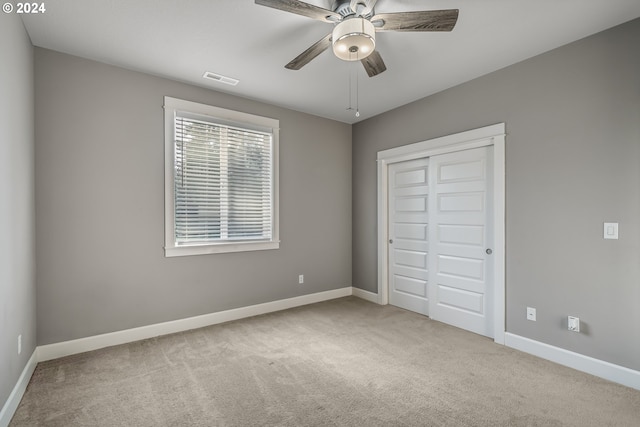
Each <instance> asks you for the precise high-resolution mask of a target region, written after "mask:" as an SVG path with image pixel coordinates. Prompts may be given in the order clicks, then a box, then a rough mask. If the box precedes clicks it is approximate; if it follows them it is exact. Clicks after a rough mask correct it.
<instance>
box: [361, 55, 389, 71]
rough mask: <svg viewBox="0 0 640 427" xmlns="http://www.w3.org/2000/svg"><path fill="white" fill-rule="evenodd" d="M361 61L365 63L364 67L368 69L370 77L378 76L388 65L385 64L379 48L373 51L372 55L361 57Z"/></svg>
mask: <svg viewBox="0 0 640 427" xmlns="http://www.w3.org/2000/svg"><path fill="white" fill-rule="evenodd" d="M360 62H362V65H364V69H365V70H367V74H368V75H369V77H373V76H377V75H378V74H380V73H382V72H383V71H385V70H386V69H387V66H386V65H384V61H383V60H382V57H381V56H380V54H379V53H378V51H377V50H374V51H373V52H371V55H369V56H367V57H366V58H364V59H361V60H360Z"/></svg>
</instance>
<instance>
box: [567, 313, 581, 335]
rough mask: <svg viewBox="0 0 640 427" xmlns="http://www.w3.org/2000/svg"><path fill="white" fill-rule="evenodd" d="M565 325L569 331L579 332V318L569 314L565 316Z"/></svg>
mask: <svg viewBox="0 0 640 427" xmlns="http://www.w3.org/2000/svg"><path fill="white" fill-rule="evenodd" d="M567 326H568V329H569V330H570V331H573V332H580V318H578V317H573V316H569V317H568V318H567Z"/></svg>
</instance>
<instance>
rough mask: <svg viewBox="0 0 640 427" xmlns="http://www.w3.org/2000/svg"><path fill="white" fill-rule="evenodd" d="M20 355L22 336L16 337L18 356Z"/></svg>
mask: <svg viewBox="0 0 640 427" xmlns="http://www.w3.org/2000/svg"><path fill="white" fill-rule="evenodd" d="M20 353H22V334H20V335H18V356H19V355H20Z"/></svg>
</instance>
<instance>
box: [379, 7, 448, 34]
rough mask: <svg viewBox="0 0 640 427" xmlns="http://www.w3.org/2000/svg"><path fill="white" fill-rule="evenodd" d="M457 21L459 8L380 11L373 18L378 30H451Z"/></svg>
mask: <svg viewBox="0 0 640 427" xmlns="http://www.w3.org/2000/svg"><path fill="white" fill-rule="evenodd" d="M376 21H382V25H381V26H378V25H377V23H376ZM457 21H458V9H446V10H425V11H418V12H397V13H378V14H376V15H375V16H374V17H372V18H371V22H372V23H373V24H374V25H375V26H376V31H451V30H453V27H455V26H456V22H457Z"/></svg>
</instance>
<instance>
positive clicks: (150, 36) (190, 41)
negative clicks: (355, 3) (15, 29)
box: [21, 0, 640, 123]
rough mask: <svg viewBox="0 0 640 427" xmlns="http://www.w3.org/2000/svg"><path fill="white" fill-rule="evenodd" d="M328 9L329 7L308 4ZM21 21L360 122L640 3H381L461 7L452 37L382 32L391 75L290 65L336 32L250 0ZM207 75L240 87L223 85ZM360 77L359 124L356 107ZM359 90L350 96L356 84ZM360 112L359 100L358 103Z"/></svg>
mask: <svg viewBox="0 0 640 427" xmlns="http://www.w3.org/2000/svg"><path fill="white" fill-rule="evenodd" d="M307 3H312V4H314V5H316V6H321V7H324V8H331V6H332V3H333V0H308V1H307ZM45 5H46V12H45V13H43V14H38V15H21V16H22V18H23V21H24V23H25V26H26V28H27V31H28V33H29V35H30V37H31V40H32V42H33V44H34V45H35V46H40V47H44V48H47V49H53V50H56V51H60V52H65V53H69V54H72V55H77V56H81V57H85V58H89V59H93V60H97V61H101V62H105V63H108V64H113V65H117V66H120V67H124V68H128V69H132V70H137V71H142V72H146V73H149V74H154V75H157V76H163V77H168V78H171V79H174V80H179V81H184V82H188V83H192V84H195V85H199V86H203V87H207V88H211V89H214V90H218V91H222V92H228V93H232V94H235V95H238V96H242V97H246V98H251V99H255V100H259V101H264V102H267V103H270V104H275V105H279V106H283V107H287V108H291V109H294V110H298V111H303V112H307V113H311V114H315V115H318V116H322V117H328V118H331V119H335V120H339V121H342V122H345V123H355V122H358V121H360V120H364V119H366V118H369V117H372V116H374V115H376V114H380V113H382V112H385V111H388V110H390V109H393V108H395V107H398V106H400V105H404V104H406V103H409V102H411V101H414V100H417V99H420V98H423V97H425V96H428V95H431V94H433V93H436V92H439V91H441V90H444V89H446V88H449V87H452V86H455V85H457V84H460V83H462V82H465V81H468V80H471V79H473V78H475V77H479V76H481V75H484V74H487V73H489V72H492V71H495V70H498V69H500V68H503V67H505V66H508V65H510V64H513V63H516V62H519V61H522V60H523V59H526V58H529V57H532V56H535V55H537V54H539V53H542V52H545V51H548V50H551V49H553V48H556V47H559V46H562V45H564V44H567V43H570V42H572V41H574V40H578V39H580V38H583V37H586V36H588V35H590V34H594V33H597V32H599V31H602V30H604V29H607V28H610V27H612V26H615V25H617V24H621V23H623V22H626V21H629V20H631V19H634V18H637V17H639V16H640V1H639V0H483V1H479V0H379V1H378V3H377V5H376V11H377V12H379V13H384V12H400V11H413V10H432V9H459V10H460V16H459V19H458V23H457V25H456V27H455V29H454V30H453V31H452V32H450V33H415V32H414V33H408V32H405V33H400V32H380V33H377V35H376V43H377V44H376V48H377V50H378V51H379V52H380V54H381V55H382V57H383V59H384V61H385V63H386V65H387V71H385V72H384V73H382V74H380V75H378V76H376V77H373V78H369V77H367V74H366V73H365V71H364V68H362V66H361V64H359V63H347V62H344V61H341V60H339V59H338V58H336V57H335V56H334V55H333V53H332V52H331V50H328V51H326V52H324V53H322V54H321V55H320V56H318V57H317V58H315V59H314V60H313V61H311V62H310V63H309V64H307V65H306V66H305V67H304V68H302V69H301V70H299V71H290V70H287V69H285V68H284V65H285V64H286V63H288V62H289V61H290V60H291V59H293V58H294V57H296V56H297V55H298V54H300V53H301V52H302V51H304V50H305V49H306V48H307V47H309V46H310V45H311V44H313V43H314V42H316V41H317V40H319V39H321V38H322V37H324V36H325V35H326V34H328V33H329V32H331V30H332V28H333V26H332V24H327V23H324V22H321V21H316V20H313V19H310V18H306V17H304V16H299V15H294V14H291V13H287V12H283V11H279V10H275V9H271V8H267V7H264V6H259V5H256V4H254V0H47V1H46V2H45ZM205 71H212V72H214V73H218V74H222V75H225V76H229V77H233V78H236V79H239V80H240V83H239V84H238V85H237V86H228V85H224V84H220V83H217V82H213V81H210V80H205V79H203V78H202V75H203V73H204V72H205ZM350 75H351V76H353V77H354V79H355V76H356V75H357V81H358V95H359V97H358V104H359V109H360V117H355V114H354V112H353V111H347V107H348V106H349V79H350ZM352 81H353V85H352V91H353V92H354V93H355V80H352ZM352 104H354V106H355V100H353V101H352Z"/></svg>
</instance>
